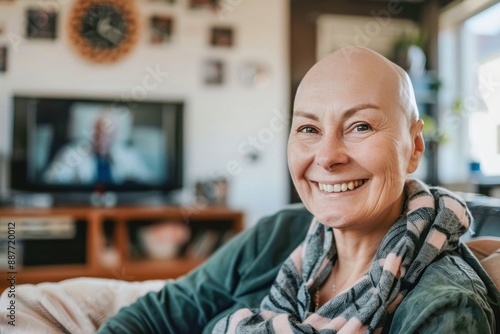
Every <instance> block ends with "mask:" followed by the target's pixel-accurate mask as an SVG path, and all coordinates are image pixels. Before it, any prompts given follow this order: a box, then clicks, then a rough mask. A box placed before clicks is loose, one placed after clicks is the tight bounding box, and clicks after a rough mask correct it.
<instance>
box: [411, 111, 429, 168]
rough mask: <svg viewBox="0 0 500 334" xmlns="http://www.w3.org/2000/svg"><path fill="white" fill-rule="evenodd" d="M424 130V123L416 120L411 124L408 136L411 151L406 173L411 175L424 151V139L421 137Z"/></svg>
mask: <svg viewBox="0 0 500 334" xmlns="http://www.w3.org/2000/svg"><path fill="white" fill-rule="evenodd" d="M423 129H424V121H423V120H421V119H418V120H417V121H415V122H413V124H412V126H411V129H410V135H411V136H412V151H411V155H410V161H409V162H408V169H407V173H408V174H411V173H413V172H414V171H416V170H417V167H418V164H419V163H420V158H422V155H423V154H424V151H425V142H424V137H423V136H422V130H423Z"/></svg>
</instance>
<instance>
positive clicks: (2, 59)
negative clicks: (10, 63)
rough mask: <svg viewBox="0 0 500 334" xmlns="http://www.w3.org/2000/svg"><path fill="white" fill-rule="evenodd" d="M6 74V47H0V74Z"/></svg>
mask: <svg viewBox="0 0 500 334" xmlns="http://www.w3.org/2000/svg"><path fill="white" fill-rule="evenodd" d="M4 72H7V46H6V45H2V46H0V73H4Z"/></svg>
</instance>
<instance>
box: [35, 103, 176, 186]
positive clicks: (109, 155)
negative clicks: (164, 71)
mask: <svg viewBox="0 0 500 334" xmlns="http://www.w3.org/2000/svg"><path fill="white" fill-rule="evenodd" d="M34 109H35V110H34V111H33V112H32V113H31V115H30V116H29V117H30V118H31V122H29V123H30V124H31V127H32V129H30V131H29V134H30V135H29V136H30V138H29V145H28V146H29V154H28V157H29V162H28V174H29V175H30V178H31V179H32V181H33V182H36V183H43V184H48V185H62V186H64V185H78V184H81V185H96V184H102V185H118V186H120V185H126V184H129V185H134V184H139V185H148V184H150V185H153V184H159V183H163V182H164V181H165V180H166V178H167V176H168V174H167V173H168V167H167V166H168V164H167V161H166V155H165V145H167V142H166V139H167V138H166V134H165V133H164V129H165V127H164V126H163V125H162V124H163V122H164V121H165V120H164V119H163V113H162V112H161V108H159V107H158V105H155V104H143V105H140V107H139V108H134V109H131V108H128V107H127V106H126V105H119V106H116V105H112V104H111V103H106V102H89V101H73V102H68V101H66V102H65V103H59V104H58V103H54V102H50V101H44V100H41V101H39V102H38V105H37V107H36V108H34Z"/></svg>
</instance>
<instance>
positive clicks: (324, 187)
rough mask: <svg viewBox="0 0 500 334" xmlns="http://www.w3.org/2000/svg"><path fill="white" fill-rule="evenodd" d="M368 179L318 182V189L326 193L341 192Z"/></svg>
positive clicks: (349, 189) (356, 186)
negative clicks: (332, 182)
mask: <svg viewBox="0 0 500 334" xmlns="http://www.w3.org/2000/svg"><path fill="white" fill-rule="evenodd" d="M367 181H368V180H366V179H364V180H355V181H350V182H344V183H335V184H326V183H320V182H318V186H319V189H320V190H321V191H324V192H327V193H342V192H347V191H351V190H354V189H356V188H358V187H361V186H362V185H363V184H365V183H366V182H367Z"/></svg>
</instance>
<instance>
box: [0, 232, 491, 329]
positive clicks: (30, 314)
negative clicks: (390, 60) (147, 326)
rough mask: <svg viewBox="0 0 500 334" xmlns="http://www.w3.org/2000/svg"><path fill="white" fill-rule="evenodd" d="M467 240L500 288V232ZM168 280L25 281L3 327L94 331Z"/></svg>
mask: <svg viewBox="0 0 500 334" xmlns="http://www.w3.org/2000/svg"><path fill="white" fill-rule="evenodd" d="M467 244H468V246H469V247H470V249H471V250H472V251H473V252H474V253H475V254H476V256H477V257H478V259H479V260H480V261H481V263H482V264H483V266H484V268H485V269H486V271H488V273H489V274H490V276H491V277H492V279H493V281H494V282H495V284H496V286H497V287H498V288H500V238H490V237H484V238H477V239H472V240H469V241H468V242H467ZM164 283H165V281H162V280H155V281H145V282H133V283H131V282H125V281H118V280H111V279H98V278H75V279H69V280H65V281H62V282H59V283H42V284H38V285H31V284H26V285H20V286H18V287H17V288H16V298H15V308H16V309H15V325H16V326H15V327H13V326H10V325H9V324H8V322H7V321H6V320H9V318H8V316H9V310H8V307H9V305H10V304H9V303H10V301H11V300H12V298H9V297H8V291H5V292H4V293H3V294H2V296H1V297H0V318H1V319H2V321H0V333H71V334H83V333H94V332H95V331H96V330H97V328H99V326H100V325H101V324H102V323H103V322H104V321H105V320H106V319H107V318H108V317H110V316H112V315H114V314H115V313H116V312H117V311H118V310H119V309H120V308H121V307H123V306H126V305H129V304H131V303H133V302H134V301H135V300H136V299H137V298H138V297H140V296H142V295H144V294H146V293H147V292H148V291H157V290H160V289H161V287H162V286H163V284H164Z"/></svg>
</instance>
